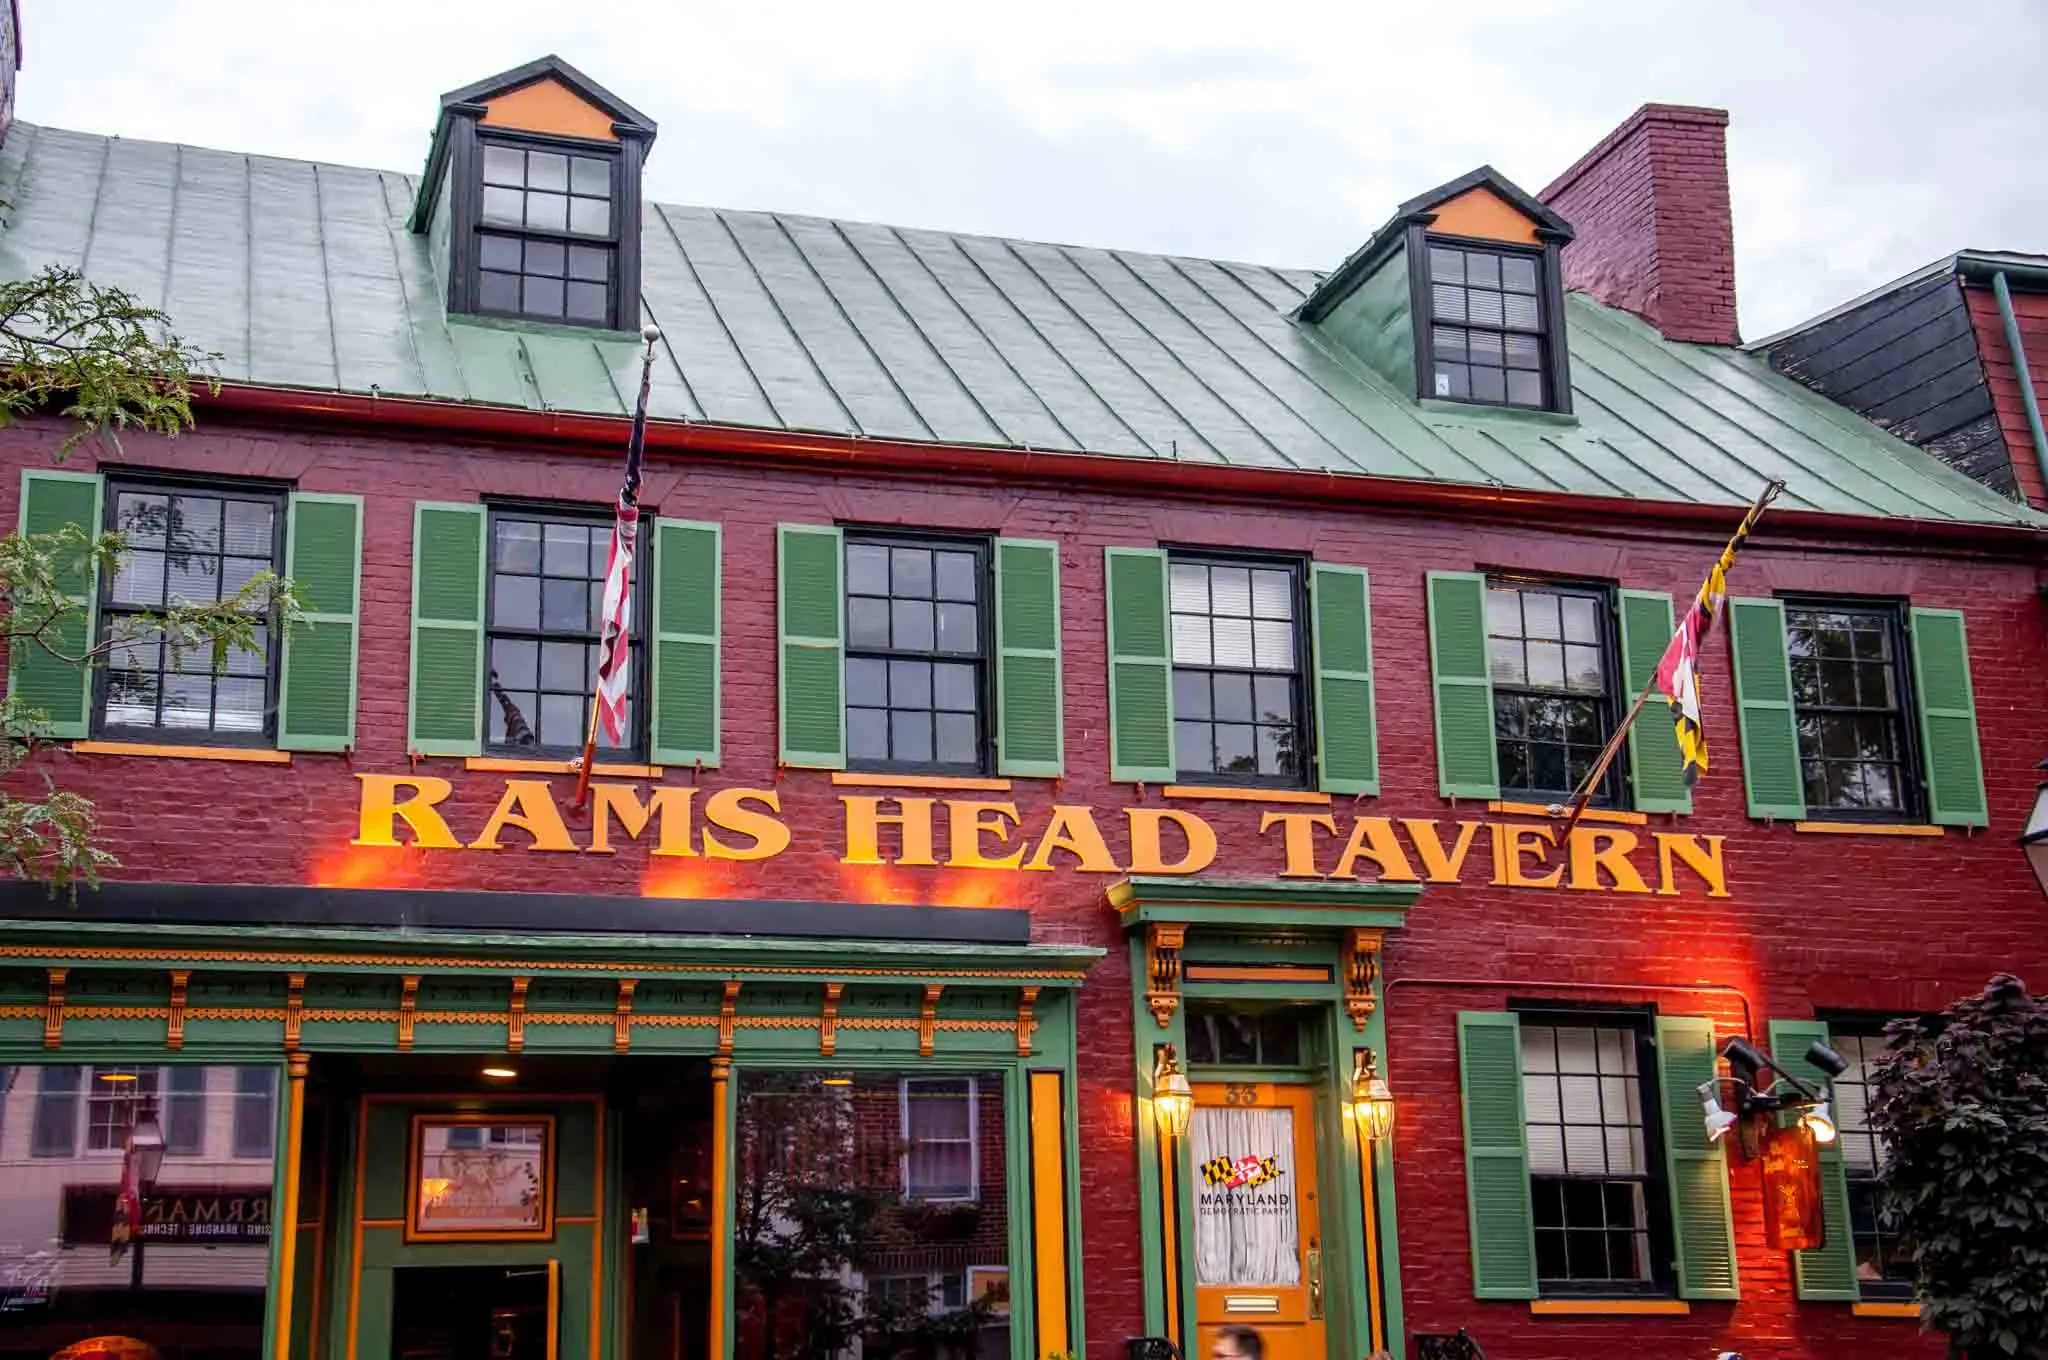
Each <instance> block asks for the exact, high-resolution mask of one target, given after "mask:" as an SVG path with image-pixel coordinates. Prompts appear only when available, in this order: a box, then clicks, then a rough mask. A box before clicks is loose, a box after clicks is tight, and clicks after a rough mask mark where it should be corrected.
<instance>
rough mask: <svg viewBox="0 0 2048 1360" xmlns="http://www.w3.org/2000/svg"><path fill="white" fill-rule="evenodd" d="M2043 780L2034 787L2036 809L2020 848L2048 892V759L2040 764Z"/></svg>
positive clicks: (2030, 818)
mask: <svg viewBox="0 0 2048 1360" xmlns="http://www.w3.org/2000/svg"><path fill="white" fill-rule="evenodd" d="M2039 768H2040V770H2041V772H2042V777H2041V782H2040V783H2039V784H2038V785H2036V786H2035V789H2034V810H2033V811H2032V812H2031V813H2029V814H2027V829H2026V831H2024V832H2023V833H2021V835H2020V848H2021V849H2023V850H2025V851H2026V852H2027V863H2029V864H2031V865H2033V866H2034V881H2035V882H2036V883H2039V884H2040V885H2041V891H2042V892H2044V893H2048V760H2044V761H2042V762H2041V764H2040V767H2039Z"/></svg>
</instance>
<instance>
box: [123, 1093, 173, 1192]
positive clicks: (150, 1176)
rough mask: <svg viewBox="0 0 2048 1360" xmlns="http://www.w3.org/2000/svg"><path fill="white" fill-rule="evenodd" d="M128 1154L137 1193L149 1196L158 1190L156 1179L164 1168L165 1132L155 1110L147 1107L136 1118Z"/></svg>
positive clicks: (129, 1138)
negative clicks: (133, 1172) (132, 1167)
mask: <svg viewBox="0 0 2048 1360" xmlns="http://www.w3.org/2000/svg"><path fill="white" fill-rule="evenodd" d="M127 1153H128V1156H129V1157H130V1158H132V1159H133V1162H132V1164H133V1166H134V1170H135V1188H136V1191H137V1193H138V1194H140V1195H144V1196H147V1195H148V1194H149V1192H150V1191H151V1190H153V1189H155V1188H156V1178H157V1176H158V1174H159V1173H160V1172H162V1170H163V1167H164V1130H163V1125H161V1124H159V1123H157V1119H156V1110H155V1109H154V1108H150V1107H145V1108H144V1109H143V1111H142V1113H141V1114H139V1115H137V1116H136V1118H135V1124H134V1127H132V1128H130V1129H129V1130H128V1147H127Z"/></svg>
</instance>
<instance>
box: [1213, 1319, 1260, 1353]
mask: <svg viewBox="0 0 2048 1360" xmlns="http://www.w3.org/2000/svg"><path fill="white" fill-rule="evenodd" d="M1265 1356H1266V1343H1265V1342H1263V1341H1261V1340H1259V1334H1258V1333H1257V1332H1256V1331H1254V1330H1253V1329H1252V1328H1250V1327H1222V1328H1219V1329H1218V1330H1217V1332H1216V1345H1215V1348H1214V1349H1212V1350H1211V1351H1210V1352H1209V1357H1210V1360H1265Z"/></svg>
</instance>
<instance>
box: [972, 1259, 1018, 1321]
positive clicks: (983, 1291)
mask: <svg viewBox="0 0 2048 1360" xmlns="http://www.w3.org/2000/svg"><path fill="white" fill-rule="evenodd" d="M967 1302H968V1303H970V1304H974V1303H986V1304H987V1305H988V1310H989V1315H990V1316H991V1317H1008V1316H1009V1315H1010V1268H1009V1267H1008V1266H969V1267H967Z"/></svg>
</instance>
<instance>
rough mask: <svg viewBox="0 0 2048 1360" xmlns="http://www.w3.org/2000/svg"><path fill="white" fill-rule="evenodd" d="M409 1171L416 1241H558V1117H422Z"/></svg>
mask: <svg viewBox="0 0 2048 1360" xmlns="http://www.w3.org/2000/svg"><path fill="white" fill-rule="evenodd" d="M407 1165H408V1167H409V1170H410V1174H409V1176H408V1178H407V1181H406V1191H405V1240H406V1241H408V1242H539V1241H545V1240H547V1239H549V1238H552V1237H553V1236H554V1235H555V1118H554V1116H553V1115H546V1114H516V1115H499V1114H421V1115H414V1116H413V1120H412V1149H411V1154H410V1156H409V1157H408V1158H407Z"/></svg>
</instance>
